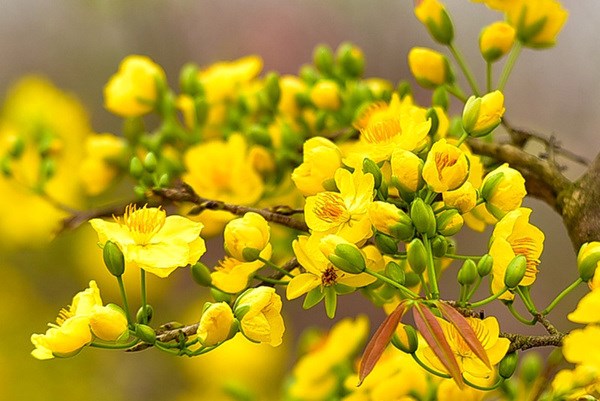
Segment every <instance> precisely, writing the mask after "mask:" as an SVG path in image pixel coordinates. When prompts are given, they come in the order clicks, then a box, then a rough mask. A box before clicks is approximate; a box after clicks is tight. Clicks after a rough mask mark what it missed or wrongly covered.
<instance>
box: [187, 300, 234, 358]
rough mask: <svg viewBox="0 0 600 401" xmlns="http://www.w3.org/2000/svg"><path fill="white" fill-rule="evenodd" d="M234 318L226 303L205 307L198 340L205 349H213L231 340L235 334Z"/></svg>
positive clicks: (199, 325) (197, 332) (199, 326)
mask: <svg viewBox="0 0 600 401" xmlns="http://www.w3.org/2000/svg"><path fill="white" fill-rule="evenodd" d="M234 320H235V318H234V316H233V311H232V310H231V307H230V306H229V305H228V304H227V303H226V302H219V303H216V304H210V305H208V307H205V309H204V312H203V313H202V317H201V318H200V323H199V324H198V330H197V331H196V334H198V340H199V341H200V343H201V344H202V345H203V346H205V347H212V346H214V345H217V344H219V343H222V342H223V341H225V340H227V339H229V338H231V337H232V336H233V334H234V330H233V328H234Z"/></svg>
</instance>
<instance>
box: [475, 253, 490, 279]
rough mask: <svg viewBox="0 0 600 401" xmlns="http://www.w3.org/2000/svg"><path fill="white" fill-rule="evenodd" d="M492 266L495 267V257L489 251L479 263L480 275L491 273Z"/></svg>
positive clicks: (478, 270)
mask: <svg viewBox="0 0 600 401" xmlns="http://www.w3.org/2000/svg"><path fill="white" fill-rule="evenodd" d="M492 267H494V258H493V257H492V255H490V254H489V253H486V254H485V255H483V256H482V257H481V259H479V262H478V263H477V273H478V274H479V277H485V276H487V275H488V274H490V272H491V271H492Z"/></svg>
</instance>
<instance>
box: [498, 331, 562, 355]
mask: <svg viewBox="0 0 600 401" xmlns="http://www.w3.org/2000/svg"><path fill="white" fill-rule="evenodd" d="M500 337H503V338H508V339H509V340H510V347H508V352H509V353H510V352H514V351H519V350H520V351H525V350H526V349H530V348H537V347H547V346H554V347H560V346H561V345H562V340H563V338H564V337H565V334H563V333H557V334H554V335H546V336H526V335H522V334H512V333H500Z"/></svg>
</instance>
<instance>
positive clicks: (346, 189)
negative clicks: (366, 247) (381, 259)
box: [304, 168, 375, 243]
mask: <svg viewBox="0 0 600 401" xmlns="http://www.w3.org/2000/svg"><path fill="white" fill-rule="evenodd" d="M335 183H336V185H337V188H338V189H339V191H340V192H331V191H326V192H319V193H318V194H316V195H314V196H309V197H308V198H306V204H305V206H304V216H305V219H306V224H307V225H308V227H309V228H310V229H311V230H312V232H313V233H320V234H337V235H339V236H341V237H343V238H345V239H346V240H348V241H350V242H354V243H359V242H361V241H363V240H365V239H366V238H368V237H370V236H371V234H372V230H371V222H370V220H369V215H368V211H369V205H370V204H371V202H372V201H373V187H374V183H375V181H374V178H373V175H371V174H364V173H363V172H362V171H361V170H355V171H354V173H351V172H349V171H348V170H346V169H343V168H339V169H338V170H337V171H336V172H335Z"/></svg>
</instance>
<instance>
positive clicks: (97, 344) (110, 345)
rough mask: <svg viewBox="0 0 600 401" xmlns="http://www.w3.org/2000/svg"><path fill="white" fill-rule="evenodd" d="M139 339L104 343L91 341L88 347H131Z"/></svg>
mask: <svg viewBox="0 0 600 401" xmlns="http://www.w3.org/2000/svg"><path fill="white" fill-rule="evenodd" d="M139 341H140V340H139V339H138V338H136V339H134V340H132V341H130V342H128V343H125V344H105V343H97V342H92V343H91V344H90V347H94V348H103V349H127V348H131V347H133V346H134V345H136V344H137V343H138V342H139Z"/></svg>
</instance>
